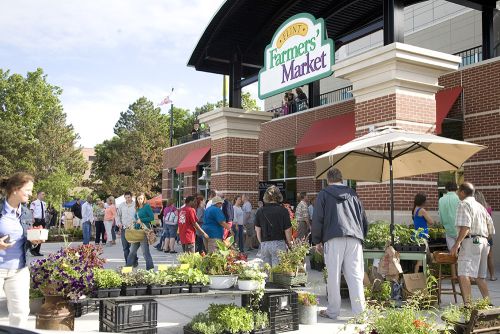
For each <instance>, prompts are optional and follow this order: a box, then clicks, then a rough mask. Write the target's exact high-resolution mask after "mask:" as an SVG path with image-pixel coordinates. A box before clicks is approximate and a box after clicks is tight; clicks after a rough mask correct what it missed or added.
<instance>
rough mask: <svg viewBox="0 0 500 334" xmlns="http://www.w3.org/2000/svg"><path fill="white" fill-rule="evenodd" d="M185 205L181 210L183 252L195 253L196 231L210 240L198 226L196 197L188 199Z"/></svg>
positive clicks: (180, 224)
mask: <svg viewBox="0 0 500 334" xmlns="http://www.w3.org/2000/svg"><path fill="white" fill-rule="evenodd" d="M184 203H185V204H186V205H185V206H184V207H183V208H182V209H180V210H179V220H178V224H179V237H180V239H181V244H182V251H183V252H185V253H194V250H195V247H194V245H195V241H196V230H198V231H200V233H201V234H202V235H203V237H204V238H205V239H208V235H207V234H206V233H205V231H203V230H202V229H201V227H200V225H198V219H197V217H196V210H195V209H194V206H195V198H194V196H188V197H186V200H185V201H184Z"/></svg>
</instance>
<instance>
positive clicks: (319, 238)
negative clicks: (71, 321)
mask: <svg viewBox="0 0 500 334" xmlns="http://www.w3.org/2000/svg"><path fill="white" fill-rule="evenodd" d="M327 183H328V186H327V187H325V188H324V189H322V190H321V191H320V192H319V193H318V195H317V199H316V200H314V201H313V200H310V199H309V198H308V196H307V194H306V193H298V194H297V199H298V204H297V207H296V210H295V212H294V215H295V218H296V220H297V231H296V232H297V235H296V236H292V232H293V231H292V222H291V217H292V214H291V211H292V208H291V207H290V205H287V204H286V203H284V201H283V196H282V193H281V191H280V189H279V188H278V187H276V186H271V187H269V188H268V189H267V190H266V191H265V193H264V195H263V203H259V206H258V208H257V210H255V211H254V210H253V209H252V204H251V202H250V198H249V196H248V195H246V194H242V195H238V196H235V197H234V198H233V199H232V200H230V199H228V198H226V196H224V194H223V193H222V192H217V191H213V190H212V191H210V192H209V194H208V198H206V199H205V198H204V196H203V195H202V194H197V195H196V196H187V197H186V198H185V199H184V203H183V205H182V206H181V207H179V208H177V207H176V206H175V203H174V200H172V199H168V200H166V201H165V202H164V203H163V208H162V209H161V211H160V213H159V215H158V218H159V222H157V221H156V219H155V218H156V217H155V214H154V212H153V210H152V208H151V206H150V205H149V204H148V203H147V202H146V196H145V194H144V193H139V194H137V195H136V197H135V199H134V198H133V196H132V193H131V192H129V191H127V192H125V194H124V199H125V201H124V202H123V203H121V204H120V205H119V206H118V207H116V205H115V199H114V198H113V197H108V198H107V199H106V201H102V200H94V199H93V198H92V197H91V196H89V197H88V198H87V199H86V201H85V203H83V204H81V201H80V200H79V199H77V200H76V202H75V203H74V205H73V206H72V208H71V211H69V212H70V215H69V216H72V217H73V218H72V220H71V224H73V225H74V226H78V228H81V229H82V231H83V243H84V244H88V243H90V242H91V236H92V231H94V233H95V243H96V244H103V245H107V246H109V247H112V246H114V245H115V244H116V237H117V236H119V237H120V239H121V245H122V248H123V257H124V261H125V263H126V265H127V266H131V267H137V266H138V249H139V248H141V250H142V255H143V257H144V260H145V263H146V269H153V268H154V263H153V259H152V256H151V252H150V246H151V245H153V244H154V243H155V239H156V237H153V238H151V235H150V233H149V232H148V233H144V234H140V239H139V240H137V239H134V240H133V241H131V240H129V237H128V236H127V235H128V231H152V232H151V233H153V234H154V231H155V230H156V231H158V233H156V234H158V236H159V237H160V238H159V241H158V242H157V243H156V244H155V245H154V246H155V248H156V249H157V250H158V251H161V252H165V253H176V252H177V250H176V249H178V250H180V249H182V251H183V252H191V253H192V252H200V253H211V252H213V251H215V250H216V248H217V243H218V241H220V242H228V240H231V241H233V240H234V244H235V245H236V246H237V247H238V249H239V251H240V252H248V251H251V250H253V249H259V251H258V253H257V256H258V257H260V258H261V259H262V260H263V261H264V262H265V263H268V264H269V265H270V266H275V265H277V264H278V256H277V255H278V251H286V250H287V249H288V248H290V247H292V246H293V245H292V244H293V239H294V237H295V238H299V239H303V240H307V239H308V238H309V240H310V243H311V245H314V246H315V248H316V251H318V252H320V253H322V254H324V258H325V264H326V268H327V270H328V278H327V291H328V305H327V309H326V310H323V311H321V312H320V316H323V317H327V318H332V319H335V318H337V317H338V316H339V314H340V302H341V298H340V280H341V273H342V274H343V275H344V277H345V280H346V282H347V285H348V287H349V292H350V299H351V306H352V310H353V313H354V314H359V313H361V312H362V311H363V310H364V308H365V299H364V290H363V278H364V259H363V241H364V239H365V237H366V234H367V231H368V219H367V217H366V213H365V210H364V208H363V204H362V202H361V200H360V199H359V197H358V195H357V194H356V192H355V190H353V189H352V188H350V187H348V186H347V185H345V183H344V182H343V179H342V173H341V172H340V170H338V169H336V168H331V169H330V170H329V171H328V173H327ZM33 186H34V179H33V177H32V176H30V175H29V174H26V173H16V174H14V175H12V176H11V177H10V178H7V179H4V180H2V181H1V182H0V190H2V194H3V199H2V200H1V201H0V285H2V286H3V288H4V291H5V293H6V296H7V305H8V309H9V320H10V324H11V325H14V326H22V325H23V324H24V323H25V321H26V319H27V312H28V311H29V307H28V306H27V305H29V293H28V289H26V287H27V286H29V279H30V278H29V271H28V268H27V266H28V263H27V261H26V253H27V252H28V251H29V252H31V254H32V255H33V256H41V255H42V254H41V253H40V247H41V243H42V242H41V241H36V240H35V241H31V242H29V241H28V240H27V238H26V229H27V228H28V227H30V226H43V227H45V226H46V224H47V219H46V217H47V209H48V206H47V203H46V202H45V201H44V196H45V194H44V193H43V192H42V191H40V192H38V193H37V196H36V199H35V200H33V201H32V202H31V204H30V205H29V207H28V206H27V205H26V204H27V203H28V202H29V200H30V198H31V196H32V191H33ZM446 190H447V192H446V194H445V195H444V196H443V197H442V198H440V200H439V220H440V222H441V223H442V224H443V226H444V228H445V230H446V240H447V247H448V249H449V252H450V253H451V254H452V255H457V256H458V262H457V268H454V269H453V270H454V273H456V274H457V275H458V279H459V283H460V288H461V292H462V297H463V300H464V303H469V302H470V301H471V281H470V280H471V279H474V280H475V282H476V284H477V286H478V287H479V289H480V292H481V294H482V295H483V297H485V298H487V297H489V292H488V285H487V283H486V278H487V277H488V272H489V279H490V280H492V281H493V280H496V277H495V269H494V267H493V258H492V252H491V249H492V246H493V243H492V236H493V235H494V233H495V230H494V226H493V220H492V218H491V212H492V210H491V207H489V205H488V204H487V202H486V201H485V199H484V196H483V194H481V193H480V192H479V191H475V189H474V186H473V185H472V184H471V183H469V182H464V183H462V184H461V185H460V186H459V187H457V185H456V184H455V183H449V184H447V185H446ZM313 203H314V206H313ZM411 216H412V218H413V223H414V227H415V229H416V230H417V232H418V231H420V235H421V236H422V237H423V238H426V237H427V236H428V227H429V225H432V224H434V221H433V219H432V217H431V215H430V214H429V212H428V211H427V197H426V196H425V194H422V193H419V194H417V195H416V196H415V200H414V208H413V210H412V213H411ZM66 219H67V217H66ZM230 238H232V239H230ZM420 265H421V264H420V263H417V265H416V266H415V270H416V271H417V270H419V267H420Z"/></svg>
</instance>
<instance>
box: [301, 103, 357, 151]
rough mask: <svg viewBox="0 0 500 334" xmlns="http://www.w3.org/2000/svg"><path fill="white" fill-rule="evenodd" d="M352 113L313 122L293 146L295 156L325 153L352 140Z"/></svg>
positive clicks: (354, 132) (354, 131) (354, 127)
mask: <svg viewBox="0 0 500 334" xmlns="http://www.w3.org/2000/svg"><path fill="white" fill-rule="evenodd" d="M355 135H356V125H355V123H354V112H350V113H346V114H342V115H338V116H335V117H332V118H327V119H321V120H318V121H316V122H314V123H313V124H312V125H311V126H310V127H309V129H308V130H307V131H306V133H305V134H304V136H302V138H301V139H300V141H299V143H298V144H297V146H295V155H303V154H309V153H318V152H326V151H330V150H333V149H334V148H335V147H337V146H339V145H343V144H345V143H347V142H348V141H351V140H353V139H354V137H355Z"/></svg>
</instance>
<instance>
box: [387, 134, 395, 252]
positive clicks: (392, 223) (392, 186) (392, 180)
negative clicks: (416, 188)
mask: <svg viewBox="0 0 500 334" xmlns="http://www.w3.org/2000/svg"><path fill="white" fill-rule="evenodd" d="M387 154H388V155H389V184H390V186H389V187H390V190H389V191H390V196H391V199H390V200H391V227H390V232H391V245H392V246H394V175H393V173H392V149H391V144H389V143H387Z"/></svg>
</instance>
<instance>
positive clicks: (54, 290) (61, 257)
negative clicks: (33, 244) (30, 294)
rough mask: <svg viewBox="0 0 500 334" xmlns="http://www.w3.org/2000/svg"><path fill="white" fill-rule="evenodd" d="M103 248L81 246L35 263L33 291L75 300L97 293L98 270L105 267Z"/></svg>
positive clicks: (32, 271) (32, 273)
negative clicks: (96, 275) (95, 280)
mask: <svg viewBox="0 0 500 334" xmlns="http://www.w3.org/2000/svg"><path fill="white" fill-rule="evenodd" d="M101 254H102V247H99V246H94V245H80V246H78V247H74V248H72V247H67V248H61V249H60V250H59V251H57V252H55V253H52V254H50V255H49V256H47V258H45V259H41V260H36V261H33V262H32V263H31V266H30V272H31V281H32V287H33V289H40V291H42V293H43V294H44V295H45V296H64V297H67V298H69V299H72V300H76V299H79V298H80V297H81V296H82V295H85V294H90V293H91V292H92V291H93V290H94V284H95V282H94V273H93V269H94V268H102V266H103V265H104V262H105V259H103V258H102V257H101Z"/></svg>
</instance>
